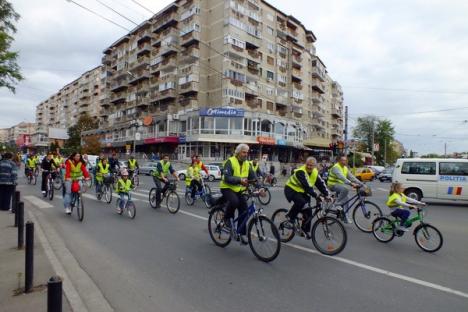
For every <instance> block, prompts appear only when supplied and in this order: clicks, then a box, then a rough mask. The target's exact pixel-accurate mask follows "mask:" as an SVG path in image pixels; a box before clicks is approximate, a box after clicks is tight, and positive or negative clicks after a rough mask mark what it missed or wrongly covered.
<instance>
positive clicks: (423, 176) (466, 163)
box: [392, 158, 468, 200]
mask: <svg viewBox="0 0 468 312" xmlns="http://www.w3.org/2000/svg"><path fill="white" fill-rule="evenodd" d="M392 178H393V182H401V183H403V186H404V187H405V188H406V191H405V194H406V195H407V196H409V197H412V198H414V199H417V200H420V199H421V198H423V197H424V198H435V199H451V200H468V159H447V158H404V159H398V160H397V162H396V165H395V170H394V171H393V177H392Z"/></svg>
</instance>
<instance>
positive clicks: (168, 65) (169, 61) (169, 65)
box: [159, 57, 177, 72]
mask: <svg viewBox="0 0 468 312" xmlns="http://www.w3.org/2000/svg"><path fill="white" fill-rule="evenodd" d="M176 67H177V60H176V58H175V57H169V58H165V59H164V60H163V61H162V62H161V63H160V64H159V69H160V70H164V71H166V72H169V71H172V70H173V69H175V68H176Z"/></svg>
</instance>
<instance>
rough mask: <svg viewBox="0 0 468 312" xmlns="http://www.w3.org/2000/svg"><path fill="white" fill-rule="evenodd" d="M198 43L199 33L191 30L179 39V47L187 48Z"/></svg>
mask: <svg viewBox="0 0 468 312" xmlns="http://www.w3.org/2000/svg"><path fill="white" fill-rule="evenodd" d="M199 41H200V32H198V31H195V30H192V31H191V32H189V33H188V34H185V35H183V36H182V37H181V40H180V45H181V46H183V47H188V46H190V45H192V44H194V43H196V42H199Z"/></svg>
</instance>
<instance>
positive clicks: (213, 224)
mask: <svg viewBox="0 0 468 312" xmlns="http://www.w3.org/2000/svg"><path fill="white" fill-rule="evenodd" d="M223 220H224V210H223V208H222V207H218V208H214V209H212V210H211V211H210V215H209V216H208V232H209V233H210V237H211V240H212V241H213V242H214V243H215V245H216V246H219V247H222V248H224V247H226V246H227V245H229V243H230V242H231V239H232V238H231V233H230V231H229V230H228V229H226V228H225V227H224V222H223Z"/></svg>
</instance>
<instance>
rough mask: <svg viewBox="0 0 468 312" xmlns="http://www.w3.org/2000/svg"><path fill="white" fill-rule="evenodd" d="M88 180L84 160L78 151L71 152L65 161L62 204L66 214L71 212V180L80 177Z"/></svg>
mask: <svg viewBox="0 0 468 312" xmlns="http://www.w3.org/2000/svg"><path fill="white" fill-rule="evenodd" d="M83 176H84V177H85V179H86V180H89V173H88V170H86V166H85V162H84V160H83V158H82V157H81V155H80V153H76V152H75V153H73V154H71V156H70V157H69V158H68V159H67V160H66V162H65V196H64V197H63V206H64V208H65V213H66V214H71V209H70V205H71V186H72V182H73V181H76V180H79V179H80V178H82V177H83Z"/></svg>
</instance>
